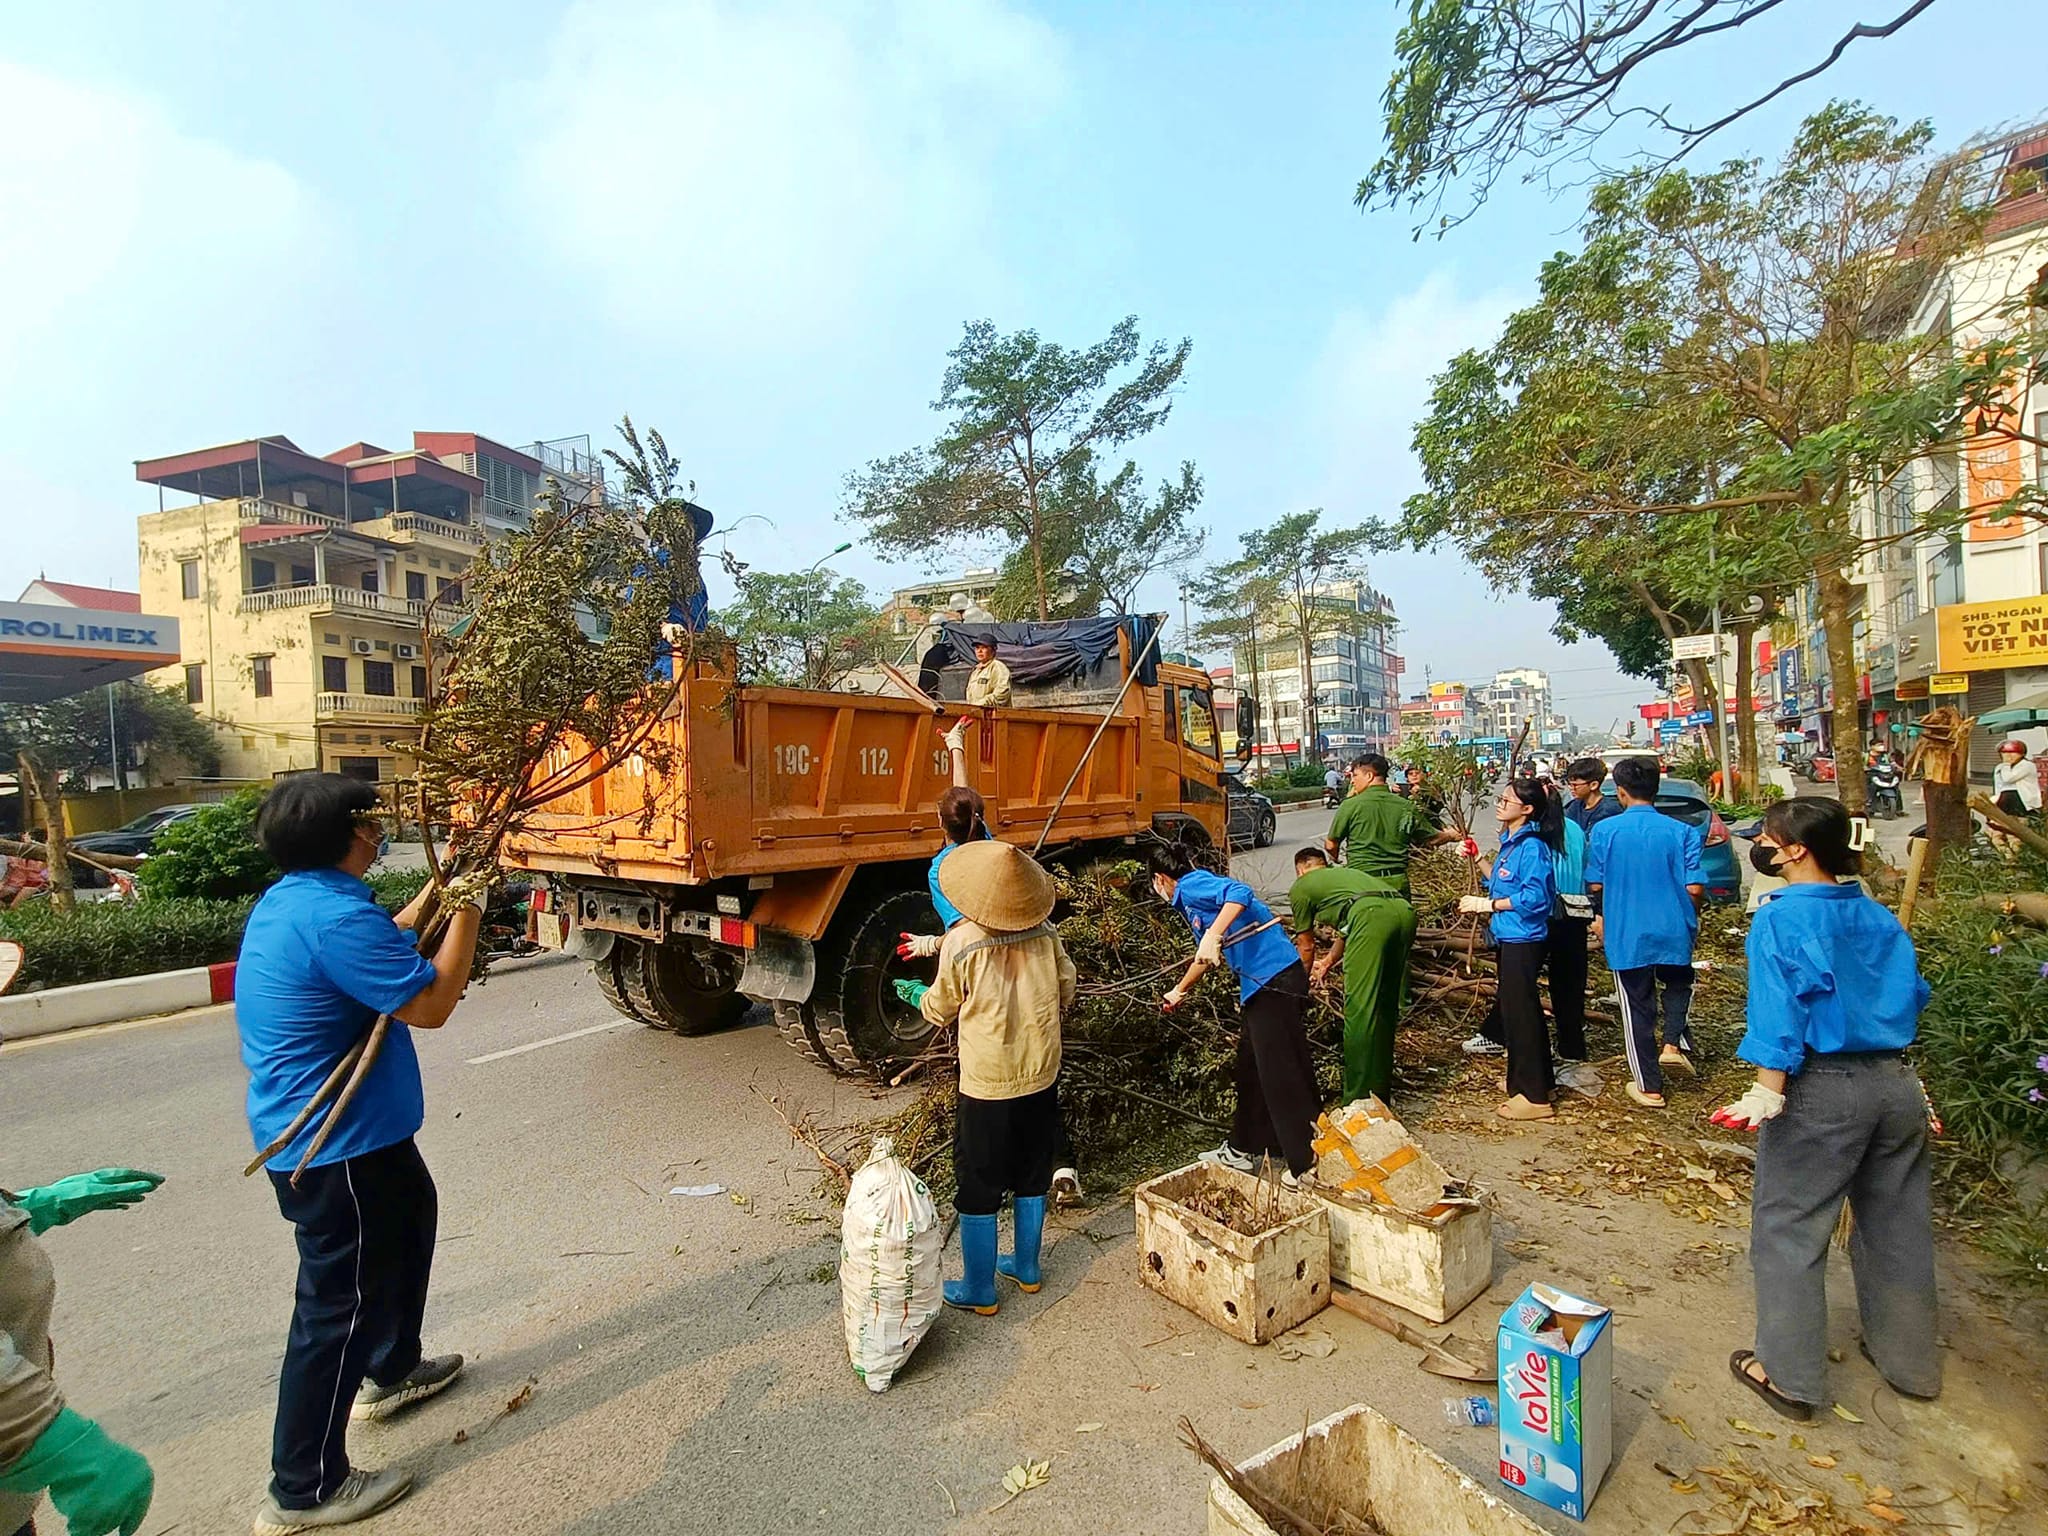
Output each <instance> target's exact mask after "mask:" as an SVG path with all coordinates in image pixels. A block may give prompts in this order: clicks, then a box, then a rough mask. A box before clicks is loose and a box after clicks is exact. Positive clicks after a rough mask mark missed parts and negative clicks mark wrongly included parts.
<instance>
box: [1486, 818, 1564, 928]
mask: <svg viewBox="0 0 2048 1536" xmlns="http://www.w3.org/2000/svg"><path fill="white" fill-rule="evenodd" d="M1486 891H1487V894H1488V895H1489V896H1491V897H1492V898H1493V899H1494V900H1495V901H1499V900H1500V899H1502V898H1503V897H1505V898H1506V899H1507V902H1508V906H1507V909H1506V910H1505V911H1501V912H1496V913H1494V914H1493V923H1492V931H1493V941H1494V942H1495V943H1496V944H1540V943H1541V942H1542V941H1543V940H1544V939H1545V938H1547V937H1548V936H1549V934H1550V906H1551V903H1552V902H1554V901H1555V900H1556V899H1557V877H1556V875H1555V874H1554V873H1553V872H1552V870H1551V865H1550V845H1549V844H1547V843H1545V842H1544V841H1543V839H1542V837H1541V836H1539V835H1538V834H1537V831H1536V829H1535V828H1534V827H1531V826H1525V827H1523V828H1522V829H1521V830H1520V831H1519V832H1517V833H1515V834H1514V836H1512V837H1510V838H1509V839H1508V840H1507V841H1506V842H1504V843H1502V844H1501V845H1500V852H1499V853H1498V854H1496V855H1495V856H1494V860H1493V869H1492V870H1491V872H1489V873H1488V875H1487V877H1486Z"/></svg>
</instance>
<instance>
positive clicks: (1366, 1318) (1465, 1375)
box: [1330, 1285, 1500, 1381]
mask: <svg viewBox="0 0 2048 1536" xmlns="http://www.w3.org/2000/svg"><path fill="white" fill-rule="evenodd" d="M1330 1305H1331V1306H1333V1307H1335V1308H1336V1309H1337V1310H1338V1311H1340V1312H1349V1313H1350V1314H1351V1315H1352V1316H1353V1317H1355V1318H1358V1319H1360V1320H1361V1321H1363V1322H1368V1323H1371V1324H1372V1325H1373V1327H1375V1328H1377V1329H1379V1330H1380V1331H1381V1332H1383V1333H1391V1334H1392V1335H1393V1336H1394V1337H1395V1338H1397V1339H1399V1340H1400V1341H1401V1342H1402V1343H1403V1344H1412V1345H1414V1346H1415V1348H1417V1349H1419V1350H1421V1351H1422V1352H1423V1353H1424V1354H1426V1355H1428V1356H1429V1357H1430V1359H1431V1360H1432V1361H1434V1362H1435V1363H1436V1365H1437V1367H1438V1369H1435V1370H1434V1371H1433V1372H1432V1374H1434V1375H1438V1376H1452V1377H1455V1378H1456V1379H1458V1380H1459V1381H1493V1380H1496V1379H1497V1378H1498V1377H1499V1374H1500V1373H1499V1371H1498V1370H1497V1369H1495V1368H1493V1367H1490V1366H1479V1365H1474V1364H1473V1363H1472V1362H1471V1361H1469V1360H1463V1359H1460V1358H1459V1357H1458V1356H1456V1355H1454V1354H1452V1353H1451V1352H1450V1351H1449V1350H1448V1349H1445V1348H1444V1347H1443V1345H1441V1344H1439V1343H1437V1342H1436V1341H1435V1340H1434V1339H1432V1338H1430V1337H1429V1336H1428V1335H1427V1334H1425V1333H1422V1332H1420V1331H1419V1330H1417V1329H1414V1328H1410V1327H1409V1326H1408V1325H1407V1324H1406V1323H1404V1322H1402V1321H1401V1320H1400V1319H1399V1318H1398V1317H1395V1316H1394V1315H1393V1314H1392V1313H1390V1312H1383V1311H1381V1310H1380V1309H1379V1307H1377V1306H1375V1305H1374V1304H1373V1303H1372V1302H1369V1301H1367V1300H1366V1299H1365V1298H1364V1297H1363V1296H1360V1295H1359V1294H1358V1293H1357V1292H1355V1291H1349V1290H1346V1289H1344V1288H1343V1287H1341V1286H1336V1285H1333V1286H1331V1287H1330Z"/></svg>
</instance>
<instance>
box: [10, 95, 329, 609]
mask: <svg viewBox="0 0 2048 1536" xmlns="http://www.w3.org/2000/svg"><path fill="white" fill-rule="evenodd" d="M317 222H318V217H317V214H316V211H315V210H314V209H313V208H312V207H311V206H310V202H309V199H308V197H307V195H306V193H305V192H304V191H303V189H302V188H301V187H300V185H299V183H298V182H297V181H296V180H295V179H294V178H293V177H292V176H291V175H290V174H289V173H288V172H286V171H285V170H283V169H282V168H280V167H279V166H277V165H275V164H273V163H271V162H270V161H267V160H263V159H258V158H253V157H250V156H246V155H242V154H238V153H236V152H234V151H232V150H230V149H227V148H225V147H223V146H222V145H220V144H218V143H215V142H212V141H210V140H206V139H202V138H198V137H195V136H193V135H191V134H188V133H185V132H184V131H182V130H181V129H180V128H179V127H178V126H177V125H176V124H175V123H174V122H173V121H172V120H171V118H170V117H169V116H168V115H167V114H166V113H165V112H164V111H163V110H161V109H160V108H158V107H157V106H156V105H154V104H153V103H151V102H149V101H147V100H144V99H141V98H138V97H134V96H129V95H125V94H122V93H119V92H116V91H112V90H107V89H104V88H101V87H98V86H94V85H89V84H84V83H80V82H75V81H69V80H61V79H57V78H55V77H52V76H48V75H44V74H39V73H37V72H35V71H33V70H30V69H27V68H25V67H23V66H21V65H20V64H18V63H14V62H11V61H9V60H6V59H0V294H4V295H5V298H6V301H5V303H4V304H0V356H4V357H5V358H6V359H7V366H6V367H5V368H4V369H0V506H4V507H6V508H7V509H8V517H9V523H8V532H9V537H8V549H7V553H8V556H9V557H10V565H11V566H12V567H13V568H14V570H13V572H12V573H11V574H20V573H21V572H30V573H32V572H34V571H36V570H39V569H47V570H48V571H49V573H50V575H51V576H53V577H56V578H59V579H63V578H64V577H66V576H75V579H78V580H82V581H91V582H100V581H107V580H114V581H117V582H126V581H129V580H132V579H133V575H134V569H135V524H134V520H133V513H134V509H135V505H136V503H135V501H134V500H131V499H128V498H130V497H133V495H134V493H135V490H136V487H135V486H134V484H133V481H132V479H131V478H130V475H129V471H128V464H127V461H128V460H130V459H132V458H136V457H145V456H147V455H148V454H151V453H157V452H166V451H171V450H175V449H179V448H188V447H193V446H196V444H195V443H194V442H193V441H192V440H191V439H190V438H188V436H187V434H188V433H190V432H199V433H207V432H211V431H215V430H216V429H217V428H218V427H219V425H220V422H221V420H223V419H225V418H222V417H218V416H217V415H216V413H217V412H218V411H221V410H224V409H232V410H233V411H235V412H236V413H237V414H235V415H234V417H233V422H234V425H233V428H232V430H231V431H227V432H219V433H218V435H219V436H233V435H239V434H241V433H243V432H246V431H251V430H255V431H278V430H284V429H287V428H285V426H284V424H282V423H274V422H272V421H270V420H267V419H266V418H268V416H269V412H270V410H272V409H273V408H274V401H275V400H276V398H277V395H278V389H277V386H278V383H279V379H280V376H281V374H282V373H283V372H284V371H286V370H289V369H291V368H293V367H295V366H296V364H295V362H294V358H295V357H297V356H298V355H299V353H297V352H295V351H294V350H293V349H292V348H290V347H286V346H281V345H277V346H273V345H268V344H266V343H274V342H277V341H279V339H280V338H281V337H283V336H285V335H286V334H288V333H287V332H285V331H284V330H283V329H282V326H283V325H284V324H285V323H286V321H287V320H288V319H289V318H291V316H292V311H293V308H294V305H295V303H296V300H297V297H298V295H299V293H300V291H301V287H302V285H303V283H304V282H305V281H306V280H307V279H308V278H309V277H310V276H311V275H312V274H313V273H315V272H316V271H317V270H318V269H319V268H320V266H321V262H320V259H319V256H320V248H319V247H318V245H317V244H315V243H314V242H313V241H311V240H310V239H309V237H308V234H309V231H310V230H311V229H312V228H314V227H315V225H316V224H317ZM251 410H253V411H254V412H255V420H257V421H259V422H262V423H263V424H262V425H258V426H253V427H252V426H251V425H250V418H249V417H248V416H247V415H246V414H244V413H246V412H248V411H251ZM215 440H217V438H216V437H213V436H201V437H200V438H199V441H202V442H204V441H215ZM60 480H61V482H62V483H61V484H60V483H57V482H59V481H60Z"/></svg>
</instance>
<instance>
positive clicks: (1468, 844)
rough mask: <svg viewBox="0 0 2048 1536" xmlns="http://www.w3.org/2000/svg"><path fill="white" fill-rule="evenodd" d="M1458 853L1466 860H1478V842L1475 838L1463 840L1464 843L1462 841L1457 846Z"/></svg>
mask: <svg viewBox="0 0 2048 1536" xmlns="http://www.w3.org/2000/svg"><path fill="white" fill-rule="evenodd" d="M1458 852H1459V853H1461V854H1463V855H1464V856H1465V857H1466V858H1468V859H1476V858H1478V857H1479V840H1478V839H1477V838H1475V837H1468V838H1466V839H1465V841H1463V842H1462V843H1460V844H1458Z"/></svg>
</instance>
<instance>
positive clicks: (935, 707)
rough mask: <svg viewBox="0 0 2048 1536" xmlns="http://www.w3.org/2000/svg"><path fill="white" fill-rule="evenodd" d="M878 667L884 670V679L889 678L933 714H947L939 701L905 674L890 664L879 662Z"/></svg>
mask: <svg viewBox="0 0 2048 1536" xmlns="http://www.w3.org/2000/svg"><path fill="white" fill-rule="evenodd" d="M876 665H877V666H879V667H880V668H881V669H882V675H883V676H884V677H886V678H888V679H889V681H890V682H892V683H894V684H895V685H896V686H897V687H898V688H901V689H902V690H903V691H904V692H905V693H906V694H908V695H909V696H910V697H911V698H912V699H913V700H915V701H916V702H917V703H919V704H922V705H924V707H925V708H927V709H929V710H930V711H931V712H932V713H933V714H935V715H943V714H944V713H945V712H946V706H945V705H943V704H941V703H940V702H939V701H938V700H937V699H935V698H933V697H932V696H931V695H930V694H928V693H926V692H925V691H924V690H923V689H922V688H920V687H918V686H917V684H915V683H913V682H912V681H911V680H910V679H909V678H908V677H907V676H906V675H905V674H904V673H903V672H901V671H899V670H898V669H897V668H895V667H892V666H890V665H889V663H888V662H886V661H883V662H877V663H876Z"/></svg>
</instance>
